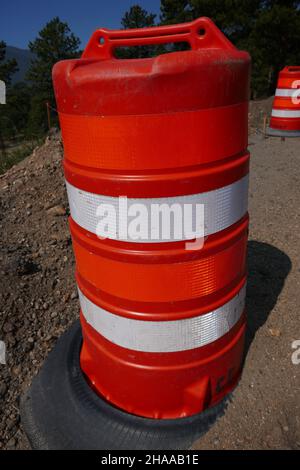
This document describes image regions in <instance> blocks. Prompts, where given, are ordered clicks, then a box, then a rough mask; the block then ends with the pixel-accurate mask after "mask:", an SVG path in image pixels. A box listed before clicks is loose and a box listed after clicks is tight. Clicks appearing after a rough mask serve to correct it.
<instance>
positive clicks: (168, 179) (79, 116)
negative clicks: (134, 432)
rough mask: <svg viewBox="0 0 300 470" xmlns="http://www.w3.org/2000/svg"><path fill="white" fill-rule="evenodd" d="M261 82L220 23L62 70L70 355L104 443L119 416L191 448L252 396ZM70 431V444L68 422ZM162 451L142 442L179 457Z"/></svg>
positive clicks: (104, 49)
mask: <svg viewBox="0 0 300 470" xmlns="http://www.w3.org/2000/svg"><path fill="white" fill-rule="evenodd" d="M176 42H186V43H188V44H189V46H190V49H189V50H186V51H178V52H172V53H166V54H162V55H159V56H157V57H153V58H146V59H118V58H116V57H115V55H114V51H115V49H116V48H117V47H131V46H138V45H143V46H144V45H148V44H152V45H157V44H162V43H176ZM249 69H250V58H249V55H248V54H247V53H246V52H241V51H239V50H237V49H236V48H235V47H234V46H233V45H232V44H231V43H230V42H229V41H228V40H227V38H226V37H225V36H224V35H223V34H222V33H221V32H220V31H219V30H218V29H217V28H216V26H215V25H214V24H213V22H212V21H210V20H209V19H207V18H199V19H198V20H196V21H193V22H191V23H185V24H180V25H173V26H162V27H155V28H146V29H141V30H123V31H109V30H106V29H99V30H97V31H96V32H95V33H94V34H93V35H92V37H91V39H90V41H89V43H88V45H87V47H86V49H85V51H84V52H83V55H82V57H81V58H80V59H74V60H67V61H62V62H59V63H58V64H56V65H55V67H54V70H53V83H54V89H55V95H56V100H57V106H58V110H59V119H60V124H61V130H62V137H63V143H64V172H65V178H66V187H67V193H68V199H69V204H70V214H71V215H70V230H71V234H72V241H73V248H74V253H75V258H76V281H77V285H78V290H79V299H80V305H81V313H80V322H81V331H82V343H81V336H80V332H78V328H77V330H76V333H74V332H73V333H70V334H69V336H67V337H66V338H67V339H65V340H64V341H65V343H66V342H68V345H67V346H66V344H65V343H64V345H63V346H61V347H60V354H66V351H69V352H68V354H67V356H68V357H69V360H70V361H71V363H72V364H73V366H72V367H73V369H72V371H73V372H72V373H74V374H75V376H76V377H77V376H78V375H79V374H80V373H81V374H82V377H83V379H82V378H81V379H80V380H83V381H84V384H85V385H83V384H82V382H80V384H81V385H80V387H85V388H84V392H83V388H80V390H81V391H80V393H79V391H78V390H77V387H78V386H79V385H78V383H79V382H76V385H75V384H74V380H73V376H72V373H71V372H69V373H68V374H67V375H68V377H69V378H68V379H66V380H67V381H72V384H73V385H72V386H71V385H70V383H69V382H68V390H67V392H66V393H65V394H64V396H68V397H69V400H66V403H65V406H66V407H67V408H70V407H72V406H73V405H72V404H74V403H77V404H78V401H80V407H82V408H81V409H82V415H83V416H85V411H84V410H85V407H86V408H88V410H86V417H85V418H84V420H85V422H86V426H85V428H84V432H86V436H89V438H90V440H91V441H93V439H94V441H93V442H95V437H92V436H91V429H90V428H91V426H90V422H89V420H90V419H91V414H93V416H94V417H93V418H92V421H93V420H94V419H95V414H96V415H97V420H98V422H102V421H101V419H104V418H103V416H104V415H103V413H104V411H103V409H104V408H103V407H104V406H105V407H107V406H108V407H110V410H112V411H111V412H110V413H111V414H110V416H111V417H113V418H111V419H113V420H116V419H117V420H121V421H122V422H123V423H125V424H124V429H125V430H126V429H127V431H126V432H127V434H128V426H129V424H130V423H131V424H132V423H133V424H132V426H133V428H134V429H138V427H139V426H141V423H143V426H145V429H147V430H148V431H149V430H150V429H152V431H153V430H155V429H156V430H159V432H160V436H163V435H164V432H166V430H167V429H168V436H169V437H168V439H169V438H171V437H172V438H173V439H175V438H176V439H179V440H180V439H182V438H183V437H182V436H183V434H182V426H186V425H187V424H188V423H189V426H190V427H189V431H188V433H190V434H189V436H191V433H194V434H193V435H195V432H198V431H199V430H200V428H201V426H199V422H200V421H201V422H202V423H203V420H204V421H206V422H207V420H208V421H209V422H211V418H212V417H214V416H216V413H217V410H220V406H221V404H222V403H223V400H224V398H225V397H226V396H228V394H229V393H230V392H231V391H232V389H233V388H234V387H235V386H236V384H237V383H238V381H239V378H240V375H241V369H242V359H243V347H244V336H245V292H246V275H247V273H246V246H247V235H248V213H247V198H248V172H249V153H248V150H247V146H248V127H247V126H248V99H249V75H250V73H249ZM74 335H75V336H76V338H77V339H76V341H77V343H76V344H77V346H76V347H75V346H74V344H75V343H74V342H75V339H74V337H75V336H74ZM78 338H79V339H78ZM71 350H72V353H71V352H70V351H71ZM62 351H64V353H62ZM73 354H75V356H76V357H75V358H74V357H73ZM58 355H59V354H58V353H57V354H56V357H57V359H56V361H58V360H59V358H58ZM52 357H54V356H52ZM78 358H79V359H78ZM64 361H65V360H64ZM64 361H62V362H63V363H64ZM76 361H77V362H78V363H77V362H76ZM54 362H55V359H53V363H52V367H54ZM74 364H76V368H75V365H74ZM61 367H62V366H61V365H60V368H61ZM65 367H71V366H70V365H69V366H67V365H66V366H65ZM68 370H69V369H68ZM75 370H76V371H77V372H74V371H75ZM79 371H80V372H79ZM76 374H77V375H76ZM46 375H47V374H46V373H44V377H45V376H46ZM61 376H62V375H61ZM45 380H46V379H45ZM46 382H47V380H46ZM74 387H75V388H76V390H77V392H76V393H77V394H76V397H74V394H75V391H74ZM63 393H64V392H63ZM81 393H84V394H85V395H86V394H87V393H89V400H93V403H94V405H92V406H91V403H90V401H89V404H87V403H86V405H85V404H84V403H82V401H81V398H80V397H82V396H83V395H81ZM70 394H72V398H71V397H70ZM91 397H93V398H91ZM43 399H44V398H43ZM67 401H68V403H67ZM96 402H97V403H98V405H97V406H96V405H95V403H96ZM99 403H101V405H99ZM76 406H77V405H76ZM222 406H223V405H222ZM80 407H79V405H78V406H77V407H76V410H77V411H76V412H78V410H79V408H80ZM105 409H106V410H107V408H105ZM30 413H31V418H32V414H33V412H32V409H31V412H30ZM101 413H102V414H101ZM105 413H106V415H105V416H107V412H105ZM64 414H65V413H64ZM70 414H72V413H71V411H70ZM100 415H101V416H102V418H101V419H100V418H99V416H100ZM55 416H56V417H55V419H56V423H57V420H60V418H59V417H58V416H57V413H56V415H55ZM133 417H134V418H133ZM99 420H100V421H99ZM139 420H142V421H139ZM199 420H200V421H199ZM31 422H32V419H31ZM118 423H119V421H118ZM137 423H139V424H137ZM147 423H148V424H147ZM73 424H74V421H73ZM60 425H61V426H62V427H64V432H65V431H66V426H67V422H66V419H64V422H63V421H62V420H60ZM81 426H82V425H81ZM114 428H116V423H115V425H114ZM68 429H69V430H71V429H72V426H71V425H70V426H69V428H68ZM131 429H132V428H131ZM163 429H164V432H162V430H163ZM174 429H176V432H178V433H179V434H176V433H175V434H174V433H173V431H174ZM201 429H202V431H203V428H201ZM172 430H173V431H172ZM70 432H71V434H72V432H73V433H74V431H70ZM93 432H94V430H93ZM186 432H187V431H185V432H184V434H185V435H186ZM65 434H66V432H65ZM81 434H82V432H81ZM149 436H150V434H149ZM176 436H177V437H176ZM179 436H181V437H179ZM74 439H75V437H74ZM76 439H77V441H76ZM76 439H75V441H76V442H78V439H79V437H78V438H76ZM80 439H87V437H85V438H83V437H82V436H81V437H80ZM124 439H125V438H124ZM151 439H154V440H153V442H155V444H153V442H152V444H150V443H149V442H148V441H147V443H146V444H145V440H143V438H142V439H141V442H144V444H143V445H145V446H149V445H156V446H160V445H164V446H168V445H170V443H169V444H167V443H166V442H167V441H166V440H164V441H163V442H164V444H160V443H159V439H158V435H156V437H154V436H153V435H152V437H151ZM166 439H167V438H166ZM75 441H74V442H75ZM91 441H90V442H91ZM125 441H126V439H125V440H124V442H125ZM52 442H53V441H52ZM81 442H82V441H81ZM112 442H113V440H112ZM122 442H123V441H122ZM182 442H183V441H181V444H180V445H183V444H182ZM185 442H186V441H185ZM53 445H54V444H53ZM72 445H75V444H72ZM95 445H96V444H95ZM113 445H115V444H113ZM121 445H123V444H121ZM131 445H132V444H131ZM141 445H142V444H141ZM184 445H186V444H184ZM91 448H93V447H91ZM108 448H111V447H108Z"/></svg>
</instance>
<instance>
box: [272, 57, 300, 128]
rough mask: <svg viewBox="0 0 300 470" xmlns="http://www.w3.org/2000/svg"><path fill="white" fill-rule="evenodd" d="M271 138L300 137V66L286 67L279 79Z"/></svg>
mask: <svg viewBox="0 0 300 470" xmlns="http://www.w3.org/2000/svg"><path fill="white" fill-rule="evenodd" d="M267 133H268V134H269V135H270V136H277V137H300V66H299V67H295V66H294V67H285V68H284V69H283V70H282V71H281V72H280V73H279V78H278V85H277V89H276V93H275V98H274V102H273V109H272V116H271V121H270V127H269V128H268V130H267Z"/></svg>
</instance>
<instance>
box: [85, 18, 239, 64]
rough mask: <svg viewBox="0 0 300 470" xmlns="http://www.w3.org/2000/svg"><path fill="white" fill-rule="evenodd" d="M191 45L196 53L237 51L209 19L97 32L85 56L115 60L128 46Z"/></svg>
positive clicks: (89, 43) (88, 45)
mask: <svg viewBox="0 0 300 470" xmlns="http://www.w3.org/2000/svg"><path fill="white" fill-rule="evenodd" d="M172 42H173V43H175V42H188V43H189V44H190V46H191V49H192V50H197V49H200V48H217V49H220V48H223V49H235V47H234V46H233V44H232V43H231V42H230V41H229V40H228V39H227V38H226V36H224V34H223V33H222V32H221V31H220V30H219V29H218V28H217V27H216V25H215V24H214V23H213V22H212V21H211V20H210V19H209V18H206V17H202V18H198V19H197V20H195V21H192V22H190V23H182V24H176V25H168V26H155V27H153V28H140V29H124V30H109V29H97V30H96V31H95V32H94V33H93V35H92V37H91V39H90V40H89V42H88V44H87V46H86V48H85V50H84V52H83V54H82V57H83V58H86V59H92V58H98V59H111V58H113V57H114V49H115V48H116V47H122V46H123V47H124V46H128V47H130V46H144V45H150V44H151V45H156V44H165V43H172Z"/></svg>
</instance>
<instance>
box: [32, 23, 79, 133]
mask: <svg viewBox="0 0 300 470" xmlns="http://www.w3.org/2000/svg"><path fill="white" fill-rule="evenodd" d="M79 44H80V40H79V38H77V37H76V36H75V35H74V34H73V33H72V32H71V30H70V28H69V26H68V24H67V23H63V22H61V21H60V19H59V18H58V17H55V18H53V19H52V20H51V21H49V22H48V23H47V24H46V26H45V27H44V28H43V29H42V30H41V31H40V32H39V34H38V37H37V38H36V39H35V40H34V41H32V42H30V43H29V46H28V47H29V49H30V51H31V52H32V53H33V54H34V55H35V59H34V60H33V61H32V62H31V65H30V68H29V70H28V73H27V77H26V78H27V80H29V81H30V83H31V86H32V100H31V109H30V113H29V120H28V133H29V134H30V133H31V134H33V135H39V134H40V133H43V132H44V131H45V130H46V129H47V115H46V107H45V103H46V101H48V102H49V103H50V104H51V105H52V106H53V107H54V106H55V98H54V91H53V87H52V76H51V73H52V67H53V66H54V64H55V63H56V62H58V61H59V60H63V59H73V58H76V57H78V56H79V49H78V47H79Z"/></svg>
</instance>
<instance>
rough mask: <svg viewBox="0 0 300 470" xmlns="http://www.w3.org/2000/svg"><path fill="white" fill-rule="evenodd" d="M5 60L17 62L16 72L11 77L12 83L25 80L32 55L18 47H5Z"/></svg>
mask: <svg viewBox="0 0 300 470" xmlns="http://www.w3.org/2000/svg"><path fill="white" fill-rule="evenodd" d="M5 58H6V59H16V61H17V62H18V68H19V70H18V72H16V73H15V74H14V75H13V76H12V83H13V84H14V83H17V82H22V81H23V80H25V75H26V73H27V70H28V68H29V65H30V61H31V59H33V58H34V54H32V52H30V51H29V50H28V49H19V48H18V47H13V46H6V56H5Z"/></svg>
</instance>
